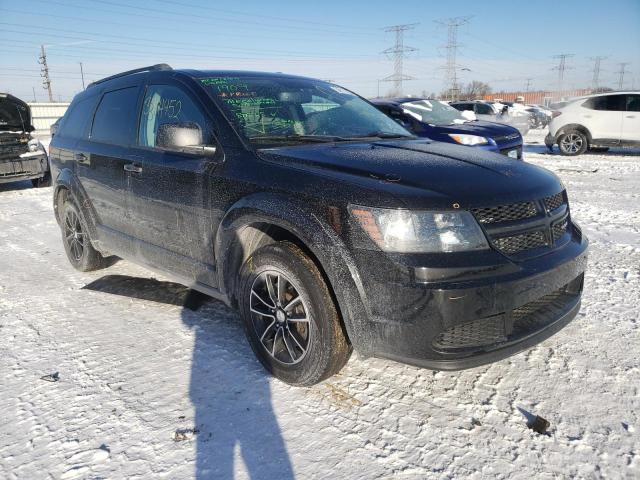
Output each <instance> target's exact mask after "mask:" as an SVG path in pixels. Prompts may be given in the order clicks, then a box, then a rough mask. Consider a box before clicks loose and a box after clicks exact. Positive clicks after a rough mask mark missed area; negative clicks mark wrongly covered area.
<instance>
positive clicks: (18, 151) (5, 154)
mask: <svg viewBox="0 0 640 480" xmlns="http://www.w3.org/2000/svg"><path fill="white" fill-rule="evenodd" d="M28 151H29V149H28V148H27V146H26V145H0V159H13V158H17V157H19V156H20V155H22V154H23V153H26V152H28Z"/></svg>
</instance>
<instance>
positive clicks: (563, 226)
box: [551, 218, 569, 242]
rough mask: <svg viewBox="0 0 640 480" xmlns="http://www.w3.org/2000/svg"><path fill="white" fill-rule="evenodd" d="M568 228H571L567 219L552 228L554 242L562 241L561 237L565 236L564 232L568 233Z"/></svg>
mask: <svg viewBox="0 0 640 480" xmlns="http://www.w3.org/2000/svg"><path fill="white" fill-rule="evenodd" d="M568 226H569V221H568V220H567V219H566V218H565V219H564V220H561V221H559V222H557V223H555V224H553V226H552V227H551V234H552V236H553V241H554V242H557V241H558V240H559V239H560V237H562V235H564V232H566V231H567V227H568Z"/></svg>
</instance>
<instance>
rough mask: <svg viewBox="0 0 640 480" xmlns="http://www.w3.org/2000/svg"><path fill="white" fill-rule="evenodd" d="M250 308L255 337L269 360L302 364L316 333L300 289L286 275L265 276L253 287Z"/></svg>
mask: <svg viewBox="0 0 640 480" xmlns="http://www.w3.org/2000/svg"><path fill="white" fill-rule="evenodd" d="M249 308H250V311H251V320H252V323H253V328H254V330H255V333H256V335H257V336H258V338H259V340H260V343H261V344H262V346H263V347H264V349H265V350H266V351H267V353H268V354H269V356H270V357H272V358H273V359H274V360H276V361H278V362H280V363H283V364H285V365H294V364H296V363H299V362H300V361H302V359H303V358H304V357H305V356H306V355H307V352H308V350H309V345H310V342H311V335H312V333H313V332H312V329H311V319H310V317H309V308H308V307H307V302H306V301H305V299H304V298H303V297H302V296H301V295H300V289H299V288H298V287H297V286H296V285H295V284H294V283H293V282H292V281H291V280H290V279H289V278H288V277H287V276H285V275H284V273H282V272H279V271H275V270H268V271H265V272H262V273H261V274H260V275H258V276H257V277H256V278H255V280H254V281H253V284H252V285H251V294H250V298H249Z"/></svg>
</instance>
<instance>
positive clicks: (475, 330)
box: [433, 275, 583, 353]
mask: <svg viewBox="0 0 640 480" xmlns="http://www.w3.org/2000/svg"><path fill="white" fill-rule="evenodd" d="M582 282H583V275H580V276H578V277H577V278H575V279H574V280H573V281H571V282H570V283H568V284H567V285H565V286H564V287H562V288H560V289H558V290H556V291H554V292H552V293H550V294H548V295H545V296H543V297H540V298H539V299H537V300H534V301H532V302H529V303H526V304H525V305H522V306H520V307H518V308H516V309H514V310H511V311H510V312H507V313H504V314H500V315H495V316H492V317H487V318H481V319H479V320H474V321H472V322H466V323H462V324H460V325H456V326H454V327H451V328H449V329H447V330H445V331H443V332H441V333H440V334H439V335H438V336H437V337H436V339H435V340H434V341H433V347H434V348H435V349H436V350H438V351H440V352H443V353H461V352H465V351H468V352H473V351H474V350H482V349H485V350H486V349H495V348H499V347H501V346H503V345H504V344H507V343H514V342H517V341H519V340H521V339H523V338H525V337H528V336H530V335H533V334H535V333H537V332H538V331H540V330H543V329H544V328H545V327H547V326H549V325H550V324H552V323H554V322H555V321H556V320H558V319H559V318H560V317H562V315H563V314H565V313H566V312H567V311H569V310H570V308H571V307H572V306H573V305H574V304H575V302H576V301H577V300H578V299H579V298H580V293H581V292H582Z"/></svg>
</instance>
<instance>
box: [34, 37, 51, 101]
mask: <svg viewBox="0 0 640 480" xmlns="http://www.w3.org/2000/svg"><path fill="white" fill-rule="evenodd" d="M40 52H41V53H40V57H39V58H38V63H39V64H40V65H42V70H41V72H42V73H41V76H42V87H43V88H44V89H45V90H47V91H48V92H49V101H50V102H53V93H52V92H51V79H50V78H49V66H48V65H47V52H45V50H44V45H40Z"/></svg>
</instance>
